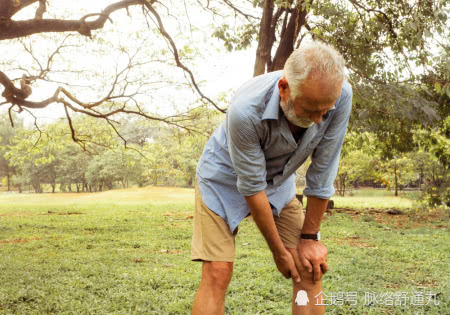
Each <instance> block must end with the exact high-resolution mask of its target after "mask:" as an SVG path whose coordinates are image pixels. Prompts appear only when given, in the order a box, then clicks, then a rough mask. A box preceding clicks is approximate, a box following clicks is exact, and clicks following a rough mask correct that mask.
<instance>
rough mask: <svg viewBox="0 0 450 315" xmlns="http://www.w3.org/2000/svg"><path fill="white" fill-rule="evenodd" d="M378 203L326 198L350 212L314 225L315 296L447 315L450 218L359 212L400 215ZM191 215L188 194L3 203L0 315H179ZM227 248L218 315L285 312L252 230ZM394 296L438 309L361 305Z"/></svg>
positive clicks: (190, 279)
mask: <svg viewBox="0 0 450 315" xmlns="http://www.w3.org/2000/svg"><path fill="white" fill-rule="evenodd" d="M347 198H348V200H346V199H347ZM371 198H372V199H371ZM378 198H380V199H385V198H387V197H385V196H372V197H361V196H353V197H345V198H342V199H340V198H333V199H335V201H336V203H338V202H339V203H341V204H344V202H347V205H348V206H349V207H351V208H353V209H355V210H358V211H355V213H351V212H350V213H338V214H335V215H332V216H329V217H326V218H325V219H324V221H323V223H322V228H321V231H322V235H323V238H324V243H325V244H326V246H327V248H328V251H329V255H328V261H329V264H330V267H331V270H330V272H329V273H328V274H327V275H326V276H325V279H324V283H323V285H324V293H325V294H328V295H332V294H338V293H342V294H344V295H346V294H348V293H349V292H353V293H354V294H356V295H357V305H349V303H343V305H330V306H328V307H327V314H363V313H364V314H449V313H450V305H449V287H448V284H449V283H450V281H449V280H450V279H449V262H450V256H449V253H450V248H449V244H450V237H449V233H448V218H449V214H448V213H445V212H443V210H430V211H429V212H426V213H422V212H413V211H407V213H406V215H401V216H387V215H386V214H384V213H371V212H370V211H369V212H365V211H364V209H365V208H367V207H369V206H368V205H371V204H377V206H376V207H378V208H383V207H386V208H388V207H391V208H395V207H399V208H402V207H403V206H400V205H404V207H403V208H404V209H407V208H409V206H407V200H401V201H400V202H399V200H396V199H390V198H388V199H387V200H383V201H380V199H378ZM342 207H344V206H342ZM359 207H361V208H359ZM405 211H406V210H405ZM192 215H193V190H191V189H179V188H160V187H158V188H142V189H128V190H114V191H108V192H103V193H96V194H41V195H35V194H26V195H19V194H1V195H0V283H1V286H0V314H188V313H189V312H190V308H191V305H192V301H193V298H194V295H195V292H196V289H197V287H198V284H199V281H200V275H201V270H200V267H201V264H200V263H196V262H191V261H190V242H191V233H192ZM236 244H237V248H236V262H235V266H234V273H233V279H232V281H231V284H230V287H229V289H228V293H227V300H226V314H289V313H290V299H291V285H290V281H289V280H286V279H284V278H283V277H282V276H281V274H279V272H278V271H277V270H276V267H275V264H274V263H273V262H272V255H271V253H270V252H269V250H268V248H267V245H266V244H265V241H264V239H263V238H262V236H261V235H260V232H259V231H258V229H257V227H256V226H255V224H254V223H253V222H252V221H250V220H244V221H243V222H242V223H241V226H240V230H239V234H238V236H237V238H236ZM400 293H404V295H405V296H407V297H408V298H409V299H412V298H413V297H414V296H416V295H417V296H418V297H420V294H423V296H425V297H426V294H428V293H432V294H435V295H436V301H437V302H439V305H438V306H436V305H430V304H433V301H432V302H431V303H429V305H423V304H425V302H426V298H425V301H424V302H423V303H422V305H417V306H415V305H411V303H410V302H408V303H406V304H405V305H399V306H396V305H384V304H380V303H375V304H374V305H371V306H369V305H364V302H365V299H364V297H365V295H366V294H368V295H370V294H372V295H373V294H377V296H378V297H380V296H381V295H382V294H385V297H386V296H388V295H389V294H400ZM386 294H387V295H386ZM384 301H388V299H387V298H385V299H384Z"/></svg>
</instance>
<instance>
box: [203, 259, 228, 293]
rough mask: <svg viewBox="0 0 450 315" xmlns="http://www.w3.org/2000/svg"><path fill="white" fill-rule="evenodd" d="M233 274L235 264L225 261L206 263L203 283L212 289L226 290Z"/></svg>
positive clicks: (204, 263)
mask: <svg viewBox="0 0 450 315" xmlns="http://www.w3.org/2000/svg"><path fill="white" fill-rule="evenodd" d="M232 274H233V263H232V262H223V261H204V262H203V269H202V281H205V284H207V285H208V286H210V287H214V288H216V289H219V290H226V289H227V288H228V285H229V284H230V281H231V276H232Z"/></svg>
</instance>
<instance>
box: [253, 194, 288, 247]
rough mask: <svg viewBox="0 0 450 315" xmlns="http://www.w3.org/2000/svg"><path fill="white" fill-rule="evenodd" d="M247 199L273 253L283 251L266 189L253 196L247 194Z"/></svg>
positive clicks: (254, 218)
mask: <svg viewBox="0 0 450 315" xmlns="http://www.w3.org/2000/svg"><path fill="white" fill-rule="evenodd" d="M245 200H246V201H247V204H248V207H249V209H250V213H251V214H252V217H253V220H255V223H256V225H257V226H258V228H259V230H260V231H261V233H262V235H263V236H264V238H265V239H266V242H267V244H268V245H269V248H270V250H271V251H272V253H273V254H274V255H277V254H279V253H281V252H283V251H284V245H283V242H282V241H281V239H280V236H279V235H278V231H277V228H276V226H275V221H274V219H273V214H272V208H271V207H270V203H269V200H268V199H267V195H266V193H265V191H260V192H259V193H257V194H256V195H253V196H246V197H245Z"/></svg>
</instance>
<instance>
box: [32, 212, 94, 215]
mask: <svg viewBox="0 0 450 315" xmlns="http://www.w3.org/2000/svg"><path fill="white" fill-rule="evenodd" d="M75 214H86V213H83V212H53V211H49V212H48V213H40V214H39V215H75Z"/></svg>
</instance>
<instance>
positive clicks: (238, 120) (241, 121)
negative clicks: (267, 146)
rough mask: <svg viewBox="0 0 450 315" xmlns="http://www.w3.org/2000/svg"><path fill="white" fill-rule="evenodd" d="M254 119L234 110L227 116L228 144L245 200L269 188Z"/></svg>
mask: <svg viewBox="0 0 450 315" xmlns="http://www.w3.org/2000/svg"><path fill="white" fill-rule="evenodd" d="M254 118H255V117H253V116H251V115H249V114H247V113H245V112H242V111H240V110H239V109H238V108H231V109H229V111H228V112H227V142H228V150H229V153H230V158H231V161H232V163H233V167H234V170H235V172H236V175H237V189H238V191H239V193H241V194H242V195H244V196H251V195H255V194H257V193H258V192H260V191H263V190H264V189H266V187H267V182H266V175H267V171H266V160H265V157H264V152H263V150H262V148H261V145H260V142H259V137H258V134H257V130H256V126H255V123H254Z"/></svg>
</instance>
